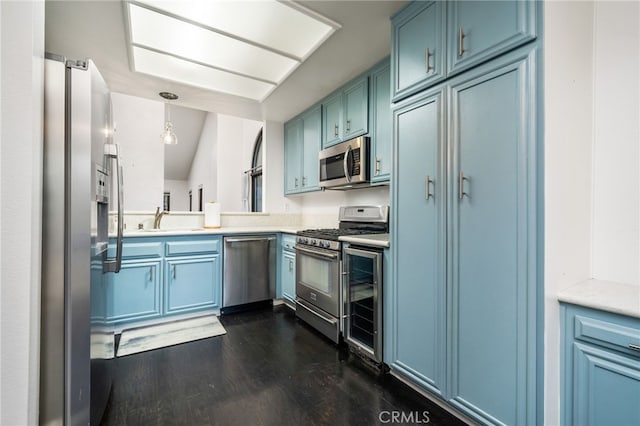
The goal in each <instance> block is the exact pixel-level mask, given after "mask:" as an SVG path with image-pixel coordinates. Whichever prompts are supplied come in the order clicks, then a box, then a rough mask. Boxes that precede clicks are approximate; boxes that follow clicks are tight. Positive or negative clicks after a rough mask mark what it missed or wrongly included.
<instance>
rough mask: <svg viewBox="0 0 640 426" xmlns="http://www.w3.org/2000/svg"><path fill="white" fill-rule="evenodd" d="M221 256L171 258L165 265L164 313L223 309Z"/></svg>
mask: <svg viewBox="0 0 640 426" xmlns="http://www.w3.org/2000/svg"><path fill="white" fill-rule="evenodd" d="M220 271H221V268H220V256H219V255H214V256H206V257H197V258H196V257H188V258H171V259H167V260H166V263H165V280H164V282H165V313H166V314H175V313H188V312H193V311H199V310H205V309H215V308H219V307H220V287H221V286H220Z"/></svg>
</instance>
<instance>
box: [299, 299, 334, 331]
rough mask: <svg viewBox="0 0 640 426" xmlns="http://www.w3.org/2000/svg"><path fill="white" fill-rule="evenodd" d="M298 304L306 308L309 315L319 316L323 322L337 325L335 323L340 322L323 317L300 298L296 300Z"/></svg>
mask: <svg viewBox="0 0 640 426" xmlns="http://www.w3.org/2000/svg"><path fill="white" fill-rule="evenodd" d="M296 303H297V304H298V305H300V306H302V307H303V308H305V309H306V310H307V311H309V313H312V314H313V315H315V316H317V317H318V318H320V319H321V320H323V321H325V322H328V323H329V324H332V325H335V323H337V322H338V320H337V319H335V318H327V317H325V316H324V315H321V314H319V313H317V312H316V311H315V310H313V309H311V308H310V307H309V305H307V303H305V302H304V301H303V300H302V299H300V298H299V297H297V298H296Z"/></svg>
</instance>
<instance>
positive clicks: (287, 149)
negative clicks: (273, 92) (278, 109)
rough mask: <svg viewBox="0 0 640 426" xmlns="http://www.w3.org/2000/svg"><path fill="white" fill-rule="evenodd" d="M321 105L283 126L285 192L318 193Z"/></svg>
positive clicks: (287, 193)
mask: <svg viewBox="0 0 640 426" xmlns="http://www.w3.org/2000/svg"><path fill="white" fill-rule="evenodd" d="M321 116H322V113H321V109H320V105H317V106H316V107H314V108H312V109H310V110H308V111H307V112H305V113H304V114H303V115H302V116H300V117H297V118H295V119H293V120H291V121H288V122H287V123H286V124H285V126H284V192H285V194H286V195H289V194H297V193H300V192H309V191H318V190H319V189H320V186H319V178H320V172H319V169H318V152H319V151H320V144H321V133H322V128H321V125H322V120H321Z"/></svg>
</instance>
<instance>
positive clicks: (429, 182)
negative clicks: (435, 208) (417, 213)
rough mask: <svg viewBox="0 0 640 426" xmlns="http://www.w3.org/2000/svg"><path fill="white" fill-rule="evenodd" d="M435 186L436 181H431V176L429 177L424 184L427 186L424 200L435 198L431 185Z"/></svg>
mask: <svg viewBox="0 0 640 426" xmlns="http://www.w3.org/2000/svg"><path fill="white" fill-rule="evenodd" d="M432 183H433V184H434V187H435V181H434V180H433V179H431V176H427V177H426V178H425V182H424V186H425V190H424V198H425V200H428V199H429V198H431V197H434V198H435V196H434V195H433V194H432V193H431V184H432Z"/></svg>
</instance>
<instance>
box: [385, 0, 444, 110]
mask: <svg viewBox="0 0 640 426" xmlns="http://www.w3.org/2000/svg"><path fill="white" fill-rule="evenodd" d="M444 10H445V7H444V4H443V3H442V2H439V1H438V2H414V3H411V4H410V5H409V6H407V7H406V8H404V9H402V10H401V11H400V12H399V13H398V14H397V15H395V16H394V17H393V19H392V28H393V30H392V39H391V79H392V80H391V81H392V90H393V93H392V97H393V101H394V102H396V101H398V100H400V99H402V98H404V97H407V96H408V95H410V94H412V93H416V92H418V91H420V90H422V89H424V88H426V87H428V86H430V85H432V84H434V83H436V82H438V81H440V80H442V79H443V78H444V77H445V67H444V61H445V47H444V46H445V43H444V27H443V26H444V23H445V20H444Z"/></svg>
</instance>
